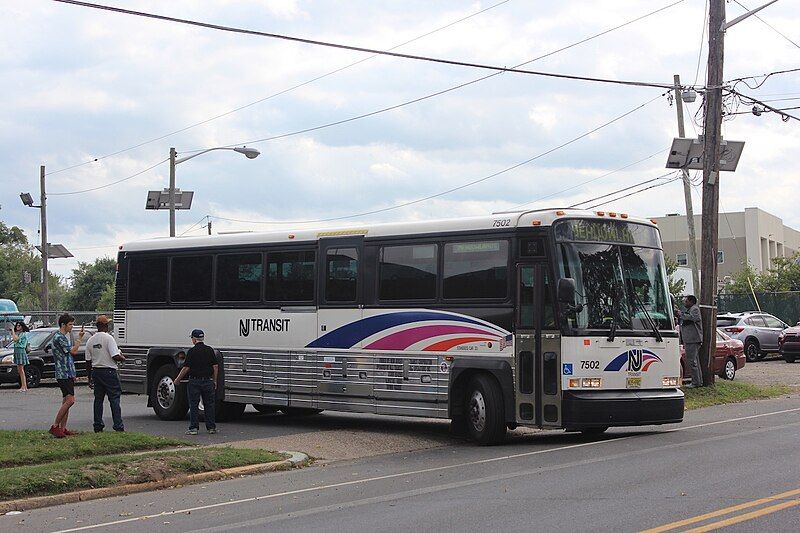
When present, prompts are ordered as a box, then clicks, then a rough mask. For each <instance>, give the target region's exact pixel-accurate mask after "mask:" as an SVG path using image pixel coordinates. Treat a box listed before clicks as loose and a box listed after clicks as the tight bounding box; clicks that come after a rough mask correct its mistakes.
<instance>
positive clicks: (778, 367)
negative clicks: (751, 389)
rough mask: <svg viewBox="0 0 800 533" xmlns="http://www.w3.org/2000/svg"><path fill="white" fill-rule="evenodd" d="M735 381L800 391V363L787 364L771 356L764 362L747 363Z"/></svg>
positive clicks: (737, 374)
mask: <svg viewBox="0 0 800 533" xmlns="http://www.w3.org/2000/svg"><path fill="white" fill-rule="evenodd" d="M734 380H735V381H738V380H741V381H746V382H748V383H753V384H755V385H773V384H776V383H780V384H783V385H788V386H789V387H793V388H794V389H797V390H800V363H791V364H789V363H787V362H786V361H784V360H783V359H777V358H776V356H772V355H771V356H769V358H767V359H764V360H763V361H757V362H755V363H746V364H745V365H744V368H742V369H741V370H739V371H738V372H737V373H736V377H735V378H734Z"/></svg>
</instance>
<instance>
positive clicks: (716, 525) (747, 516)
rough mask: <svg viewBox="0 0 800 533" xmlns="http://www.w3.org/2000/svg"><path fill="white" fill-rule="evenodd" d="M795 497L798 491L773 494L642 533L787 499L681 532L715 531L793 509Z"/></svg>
mask: <svg viewBox="0 0 800 533" xmlns="http://www.w3.org/2000/svg"><path fill="white" fill-rule="evenodd" d="M795 496H800V489H795V490H788V491H786V492H781V493H780V494H775V495H774V496H768V497H766V498H761V499H758V500H753V501H750V502H746V503H740V504H739V505H734V506H732V507H726V508H724V509H720V510H718V511H713V512H710V513H706V514H701V515H698V516H694V517H692V518H686V519H685V520H679V521H677V522H671V523H669V524H664V525H663V526H659V527H654V528H653V529H647V530H645V531H643V532H642V533H661V532H662V531H672V530H674V529H679V528H683V527H686V526H691V525H694V524H699V523H700V522H705V521H707V520H711V519H712V518H718V517H720V516H725V515H729V514H732V513H738V512H739V511H743V510H745V509H750V508H752V507H758V506H759V505H764V504H767V503H772V502H774V501H777V500H787V499H788V500H787V501H784V502H781V503H777V504H775V505H770V506H768V507H762V508H761V509H756V510H755V511H750V512H748V513H743V514H737V515H736V516H731V517H730V518H725V519H723V520H718V521H716V522H711V523H708V524H704V525H702V526H698V527H695V528H692V529H685V530H683V531H684V533H686V532H692V533H701V532H704V531H713V530H715V529H720V528H723V527H726V526H732V525H733V524H738V523H740V522H746V521H748V520H754V519H756V518H760V517H762V516H766V515H768V514H772V513H775V512H778V511H782V510H784V509H789V508H790V507H794V506H796V505H800V498H794V499H792V498H793V497H795Z"/></svg>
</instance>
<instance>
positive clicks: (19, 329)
mask: <svg viewBox="0 0 800 533" xmlns="http://www.w3.org/2000/svg"><path fill="white" fill-rule="evenodd" d="M29 331H30V329H28V326H26V325H25V324H23V323H22V322H17V323H16V324H14V329H13V330H12V331H11V338H12V339H13V341H14V364H15V365H17V373H18V374H19V385H20V387H19V390H20V392H25V391H27V390H28V380H27V378H26V377H25V365H28V364H30V361H29V360H28V332H29Z"/></svg>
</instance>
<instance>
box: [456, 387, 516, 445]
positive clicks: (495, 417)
mask: <svg viewBox="0 0 800 533" xmlns="http://www.w3.org/2000/svg"><path fill="white" fill-rule="evenodd" d="M465 409H466V417H467V430H468V431H469V435H470V437H472V440H474V441H475V442H477V443H478V444H479V445H481V446H491V445H494V444H499V443H501V442H503V440H504V439H505V436H506V420H505V416H504V408H503V393H502V391H501V390H500V385H498V383H497V380H495V379H494V378H493V377H491V376H488V375H486V374H478V375H476V376H474V377H473V378H472V379H470V381H469V385H468V386H467V397H466V401H465Z"/></svg>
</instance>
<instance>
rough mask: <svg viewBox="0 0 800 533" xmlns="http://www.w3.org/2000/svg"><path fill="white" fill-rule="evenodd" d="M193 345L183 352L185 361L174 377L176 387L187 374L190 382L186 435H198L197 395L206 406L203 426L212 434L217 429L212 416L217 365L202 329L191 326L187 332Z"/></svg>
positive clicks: (213, 415) (214, 402)
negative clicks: (189, 331)
mask: <svg viewBox="0 0 800 533" xmlns="http://www.w3.org/2000/svg"><path fill="white" fill-rule="evenodd" d="M189 336H190V337H191V339H192V344H193V345H194V346H192V347H191V348H189V350H188V351H187V352H186V362H185V363H183V368H181V371H180V372H178V376H177V377H176V378H175V386H176V387H177V386H178V384H179V383H180V382H181V380H182V379H183V378H184V377H185V376H186V375H187V374H188V375H189V382H188V384H187V386H186V392H187V395H188V396H189V430H188V431H187V432H186V434H187V435H197V431H198V429H199V428H200V417H199V411H200V398H201V397H202V398H203V407H204V408H205V422H206V430H207V431H208V432H209V433H211V434H213V433H216V432H217V424H216V419H215V406H216V398H215V396H216V394H215V393H216V390H217V377H218V375H219V365H218V364H217V357H216V355H215V354H214V349H213V348H211V347H210V346H206V344H205V342H204V341H205V337H206V335H205V333H203V330H202V329H193V330H192V332H191V333H190V334H189Z"/></svg>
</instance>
